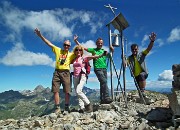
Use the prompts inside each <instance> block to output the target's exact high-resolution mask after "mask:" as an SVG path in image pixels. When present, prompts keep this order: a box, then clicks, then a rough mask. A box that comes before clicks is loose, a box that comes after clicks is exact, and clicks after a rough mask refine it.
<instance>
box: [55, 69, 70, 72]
mask: <svg viewBox="0 0 180 130" xmlns="http://www.w3.org/2000/svg"><path fill="white" fill-rule="evenodd" d="M55 71H58V72H69V70H67V69H65V70H60V69H55Z"/></svg>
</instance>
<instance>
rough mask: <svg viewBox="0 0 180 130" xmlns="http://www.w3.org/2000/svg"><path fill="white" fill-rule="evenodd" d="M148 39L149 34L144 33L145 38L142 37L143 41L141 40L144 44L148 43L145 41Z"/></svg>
mask: <svg viewBox="0 0 180 130" xmlns="http://www.w3.org/2000/svg"><path fill="white" fill-rule="evenodd" d="M148 39H149V36H148V35H144V37H143V39H142V41H141V42H142V45H144V44H145V45H146V43H145V42H146V41H147V40H148Z"/></svg>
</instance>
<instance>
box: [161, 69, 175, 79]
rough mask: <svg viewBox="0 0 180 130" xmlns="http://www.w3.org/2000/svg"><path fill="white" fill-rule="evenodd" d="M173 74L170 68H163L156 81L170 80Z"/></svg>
mask: <svg viewBox="0 0 180 130" xmlns="http://www.w3.org/2000/svg"><path fill="white" fill-rule="evenodd" d="M172 80H173V74H172V70H164V71H163V72H162V73H161V74H159V77H158V81H172Z"/></svg>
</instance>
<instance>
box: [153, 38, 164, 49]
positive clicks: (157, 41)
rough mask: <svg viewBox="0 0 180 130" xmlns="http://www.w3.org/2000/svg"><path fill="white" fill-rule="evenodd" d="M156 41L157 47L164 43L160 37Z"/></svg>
mask: <svg viewBox="0 0 180 130" xmlns="http://www.w3.org/2000/svg"><path fill="white" fill-rule="evenodd" d="M156 43H157V44H158V46H159V47H161V46H162V45H164V41H163V40H162V39H157V40H156ZM156 43H155V44H156Z"/></svg>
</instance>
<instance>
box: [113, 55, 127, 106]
mask: <svg viewBox="0 0 180 130" xmlns="http://www.w3.org/2000/svg"><path fill="white" fill-rule="evenodd" d="M110 58H111V61H112V63H113V67H114V70H115V72H116V76H117V79H118V85H120V89H121V91H122V95H123V98H124V101H125V103H126V107H127V100H126V94H125V93H124V92H123V89H122V86H121V83H120V75H121V71H120V75H119V76H118V73H117V70H116V66H115V64H114V60H113V59H112V57H110ZM121 68H122V64H121Z"/></svg>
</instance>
